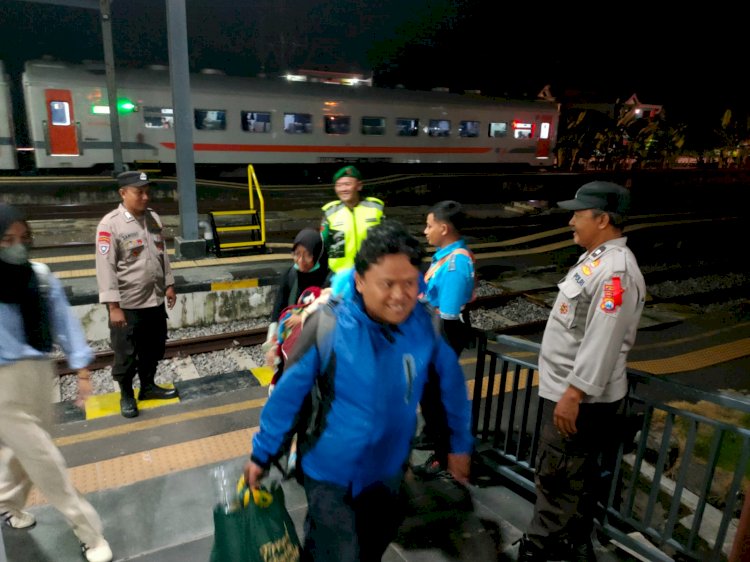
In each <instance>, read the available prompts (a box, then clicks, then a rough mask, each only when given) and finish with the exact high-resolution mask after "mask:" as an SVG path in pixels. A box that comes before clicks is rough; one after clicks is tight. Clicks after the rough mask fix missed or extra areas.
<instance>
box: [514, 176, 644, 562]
mask: <svg viewBox="0 0 750 562" xmlns="http://www.w3.org/2000/svg"><path fill="white" fill-rule="evenodd" d="M558 205H559V206H560V207H562V208H563V209H568V210H571V211H573V216H572V217H571V219H570V222H569V223H568V224H569V225H570V227H571V228H572V229H573V239H574V240H575V242H576V244H578V245H579V246H582V247H583V248H584V249H585V250H586V251H585V253H584V254H583V255H581V257H580V258H579V259H578V262H577V263H576V264H575V265H574V266H573V267H572V268H571V269H570V271H568V274H567V275H566V276H565V278H564V279H563V280H562V281H561V282H560V284H559V285H558V287H559V288H560V292H559V294H558V296H557V299H556V300H555V304H554V306H553V307H552V312H551V313H550V316H549V319H548V321H547V326H546V327H545V330H544V336H543V338H542V346H541V349H540V352H539V396H540V397H541V398H542V399H543V400H542V403H541V404H540V407H541V408H542V412H543V413H542V426H541V429H540V432H541V433H540V435H541V438H540V443H539V451H538V453H537V458H536V473H535V484H536V503H535V505H534V515H533V518H532V520H531V525H530V526H529V531H528V533H527V534H526V535H524V537H523V539H522V541H521V547H520V551H519V556H518V560H520V561H524V562H541V561H545V560H558V559H564V560H573V561H575V562H589V561H592V560H596V555H595V554H594V549H593V544H592V541H591V536H592V532H593V520H594V507H595V505H596V499H597V498H596V492H597V491H598V489H599V486H598V484H599V479H600V474H601V466H600V458H601V457H605V458H606V456H607V452H608V451H610V448H611V447H614V448H616V447H617V446H618V444H619V443H618V435H619V433H618V428H619V427H620V426H621V424H622V419H621V415H622V412H621V406H622V402H623V399H624V398H625V395H626V394H627V390H628V387H627V384H628V382H627V373H626V364H627V357H628V352H629V351H630V349H631V348H632V347H633V344H634V343H635V337H636V333H637V331H638V323H639V321H640V318H641V313H642V312H643V306H644V303H645V299H646V285H645V283H644V280H643V275H641V271H640V269H639V267H638V262H637V261H636V259H635V256H634V255H633V252H632V251H631V250H630V248H628V246H627V238H626V237H624V236H623V226H624V223H625V219H626V214H627V212H628V209H629V205H630V192H629V191H628V190H627V189H625V188H624V187H622V186H620V185H617V184H615V183H612V182H607V181H593V182H590V183H587V184H585V185H583V186H581V188H579V189H578V191H577V192H576V195H575V198H574V199H570V200H568V201H561V202H559V203H558Z"/></svg>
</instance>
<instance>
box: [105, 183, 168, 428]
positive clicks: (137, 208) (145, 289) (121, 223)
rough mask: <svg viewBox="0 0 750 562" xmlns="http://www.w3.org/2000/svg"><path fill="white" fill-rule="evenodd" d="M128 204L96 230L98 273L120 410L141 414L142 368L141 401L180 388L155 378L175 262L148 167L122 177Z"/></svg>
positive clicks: (121, 186) (122, 194)
mask: <svg viewBox="0 0 750 562" xmlns="http://www.w3.org/2000/svg"><path fill="white" fill-rule="evenodd" d="M117 185H118V186H119V192H120V197H122V203H121V204H120V206H119V207H118V208H117V209H115V210H114V211H112V212H111V213H109V214H108V215H106V216H105V217H104V218H103V219H102V220H101V222H100V223H99V226H98V227H97V229H96V278H97V283H98V286H99V302H102V303H105V304H106V305H107V310H108V312H109V326H110V338H111V345H112V350H113V351H114V355H115V357H114V363H113V365H112V376H113V377H114V379H115V381H117V383H118V385H119V386H120V412H121V413H122V415H123V416H125V417H126V418H133V417H136V416H137V415H138V405H137V404H136V401H135V396H134V393H133V378H134V377H135V375H136V373H138V378H139V379H140V383H141V390H140V393H139V395H138V400H153V399H168V398H175V397H176V396H177V391H176V390H175V389H168V388H162V387H160V386H157V385H156V383H155V382H154V377H155V375H156V366H157V364H158V362H159V360H160V359H161V358H163V357H164V347H165V344H166V340H167V313H166V310H164V300H165V299H166V301H167V306H168V307H169V308H170V309H171V308H172V307H173V306H174V305H175V301H176V295H175V290H174V276H173V275H172V269H171V267H170V265H169V257H168V256H167V251H166V245H165V242H164V236H163V234H162V222H161V219H160V218H159V215H157V214H156V213H155V212H154V211H153V210H152V209H151V208H149V207H148V206H147V205H148V201H149V181H148V177H147V176H146V174H145V173H143V172H123V173H121V174H120V175H118V176H117Z"/></svg>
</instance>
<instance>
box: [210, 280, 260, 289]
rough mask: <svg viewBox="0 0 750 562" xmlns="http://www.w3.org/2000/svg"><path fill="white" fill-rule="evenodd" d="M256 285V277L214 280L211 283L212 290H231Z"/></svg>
mask: <svg viewBox="0 0 750 562" xmlns="http://www.w3.org/2000/svg"><path fill="white" fill-rule="evenodd" d="M257 286H258V279H238V280H237V281H215V282H214V283H211V290H212V291H232V290H234V289H250V288H252V287H257Z"/></svg>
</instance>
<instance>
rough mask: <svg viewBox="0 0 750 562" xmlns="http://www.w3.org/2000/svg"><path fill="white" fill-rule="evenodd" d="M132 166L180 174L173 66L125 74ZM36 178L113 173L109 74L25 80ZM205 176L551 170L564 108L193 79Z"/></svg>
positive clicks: (124, 131) (53, 69) (30, 68)
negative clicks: (39, 174) (287, 170)
mask: <svg viewBox="0 0 750 562" xmlns="http://www.w3.org/2000/svg"><path fill="white" fill-rule="evenodd" d="M116 80H117V86H118V95H117V99H118V113H119V124H120V132H121V135H120V136H121V145H122V151H123V161H124V162H125V163H127V164H130V165H135V164H136V163H138V162H143V161H156V162H159V163H160V164H173V163H174V162H175V158H176V152H175V147H176V143H175V138H174V127H173V126H174V112H173V107H172V101H171V100H172V96H171V87H170V82H169V72H168V70H167V68H166V67H160V68H148V69H138V70H136V69H118V70H117V74H116ZM22 82H23V95H24V103H25V107H26V119H27V125H28V132H29V139H30V143H31V147H30V148H31V149H32V150H33V154H34V164H35V166H36V168H38V169H54V168H91V167H95V166H105V167H106V166H111V163H112V160H113V156H112V139H111V132H110V122H109V120H110V115H109V105H108V98H107V89H106V76H105V73H104V69H103V66H101V65H85V64H84V65H74V64H68V63H63V62H57V61H30V62H27V63H26V66H25V71H24V74H23V77H22ZM190 82H191V102H192V105H193V115H192V117H193V127H194V128H193V144H194V154H195V162H196V165H199V166H200V165H214V166H224V165H230V166H245V165H247V164H248V163H252V164H254V165H265V164H281V165H289V164H301V165H308V166H311V165H316V164H326V163H335V162H359V163H388V164H399V165H401V164H418V165H440V164H467V165H471V164H518V165H525V166H534V167H538V166H544V167H550V166H552V165H553V163H554V159H553V154H552V148H553V147H554V143H555V139H556V135H557V126H558V107H557V105H556V104H554V103H551V102H547V101H542V100H538V101H509V100H499V99H493V98H488V97H481V96H478V95H466V94H464V95H459V94H454V93H448V92H440V91H410V90H405V89H384V88H377V87H367V86H358V87H351V86H342V85H331V84H323V83H298V82H297V83H295V82H289V81H286V80H282V79H270V78H243V77H230V76H225V75H223V74H220V73H217V72H215V71H214V72H202V73H199V74H194V75H191V78H190Z"/></svg>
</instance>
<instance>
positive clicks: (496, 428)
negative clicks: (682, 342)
mask: <svg viewBox="0 0 750 562" xmlns="http://www.w3.org/2000/svg"><path fill="white" fill-rule="evenodd" d="M538 351H539V345H538V344H536V343H533V342H530V341H527V340H522V339H519V338H514V337H511V336H496V337H495V339H494V340H493V341H488V339H487V336H486V335H485V334H481V333H478V341H477V365H476V374H475V379H474V389H473V396H472V429H473V432H474V434H475V436H476V438H477V450H478V452H479V454H480V458H481V459H482V460H483V461H484V464H485V466H491V467H492V470H493V473H494V474H495V475H496V476H499V477H500V478H505V479H508V480H509V481H510V482H512V483H513V484H515V485H516V486H519V487H520V488H521V489H522V490H523V491H525V492H527V493H529V495H531V494H533V492H534V480H533V479H534V460H535V458H536V452H537V443H538V437H539V430H540V426H541V414H542V411H541V408H542V406H541V405H542V402H541V401H540V399H539V396H538V393H537V388H538V385H537V382H538V367H537V360H538V357H537V356H538ZM628 380H629V392H628V396H627V400H626V408H627V414H628V415H627V416H626V417H625V418H624V421H625V425H626V427H623V428H613V435H622V436H623V437H624V438H623V439H622V440H621V441H622V442H621V443H620V444H619V447H613V450H616V453H615V458H614V459H612V461H611V462H606V463H605V468H606V467H609V468H608V469H607V470H604V471H603V473H602V482H601V483H600V484H603V487H602V489H603V490H604V492H603V493H602V494H601V497H600V512H599V517H598V519H597V527H598V529H599V530H600V531H601V532H603V533H604V534H605V535H607V536H608V537H610V538H611V539H614V540H616V541H618V542H619V543H620V544H622V545H624V546H625V547H627V548H628V549H630V550H632V551H634V552H636V553H638V554H640V555H642V556H644V557H645V558H647V559H648V560H654V561H671V560H676V559H680V560H700V561H701V562H704V561H705V562H713V561H723V560H726V559H727V557H728V556H729V554H730V551H731V549H732V544H733V541H734V536H735V533H736V531H737V525H738V518H739V514H740V510H741V507H742V498H743V491H744V490H745V489H747V486H746V484H747V481H746V478H747V475H748V473H749V471H750V466H749V465H748V463H749V462H750V446H749V445H750V430H747V429H744V428H743V427H741V426H740V425H737V424H736V423H732V421H731V420H730V421H723V420H722V419H721V416H718V415H714V414H713V413H712V412H715V411H721V412H724V413H730V414H736V415H738V417H739V416H743V415H748V414H750V404H749V403H748V402H746V401H744V400H742V399H739V398H735V397H732V396H728V395H726V394H720V393H714V392H705V391H701V390H697V389H695V388H691V387H687V386H685V385H681V384H679V383H675V382H671V381H667V380H662V379H660V378H657V377H654V376H652V375H649V374H647V373H642V372H635V371H630V372H629V373H628ZM618 429H619V431H618Z"/></svg>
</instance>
